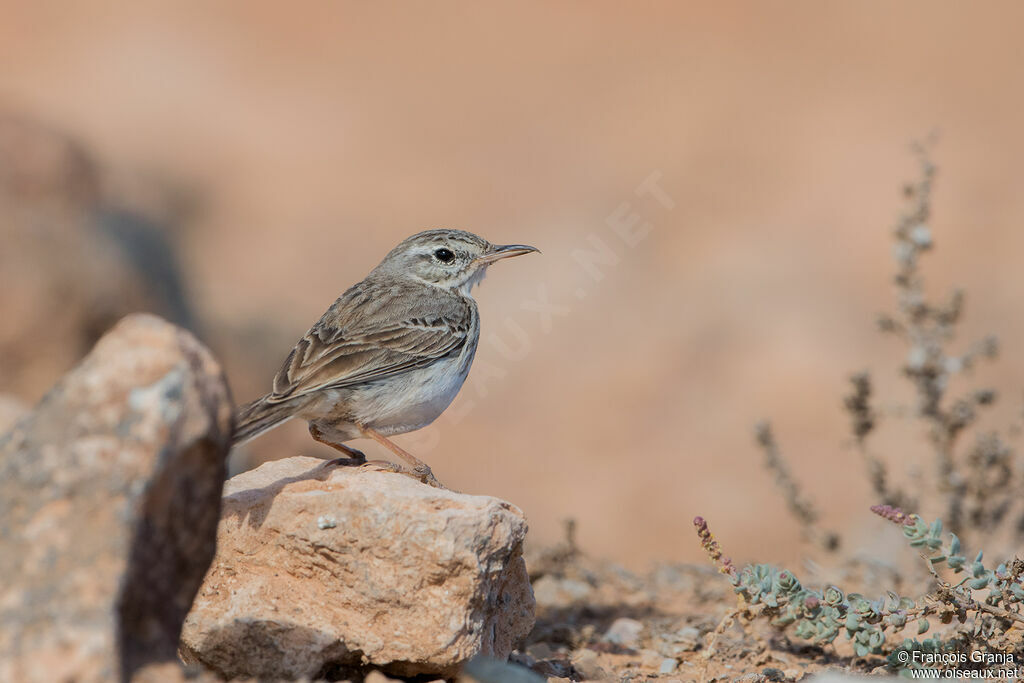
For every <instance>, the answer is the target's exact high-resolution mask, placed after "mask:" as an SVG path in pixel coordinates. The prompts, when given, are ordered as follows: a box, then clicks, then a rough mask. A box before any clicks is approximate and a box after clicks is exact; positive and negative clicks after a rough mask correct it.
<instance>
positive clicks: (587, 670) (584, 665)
mask: <svg viewBox="0 0 1024 683" xmlns="http://www.w3.org/2000/svg"><path fill="white" fill-rule="evenodd" d="M570 661H572V666H573V668H574V669H576V671H577V672H579V674H580V676H582V677H583V680H585V681H605V680H608V672H607V671H605V670H604V669H603V668H602V667H601V658H600V657H599V656H598V654H597V653H596V652H594V651H593V650H590V649H586V648H584V649H582V650H580V651H579V652H577V653H576V654H574V655H573V656H572V659H571V660H570Z"/></svg>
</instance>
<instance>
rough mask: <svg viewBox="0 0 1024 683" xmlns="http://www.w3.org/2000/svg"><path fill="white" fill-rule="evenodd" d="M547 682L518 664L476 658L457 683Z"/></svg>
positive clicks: (464, 670)
mask: <svg viewBox="0 0 1024 683" xmlns="http://www.w3.org/2000/svg"><path fill="white" fill-rule="evenodd" d="M546 680H547V679H545V678H544V677H543V676H540V675H538V674H536V673H534V672H533V671H530V670H529V669H527V668H524V667H522V666H519V665H518V664H512V663H511V662H503V661H500V660H497V659H492V658H490V657H475V658H473V659H472V660H470V661H469V663H467V664H466V666H465V668H464V669H463V670H462V673H461V674H460V675H459V677H458V679H457V681H456V683H545V681H546Z"/></svg>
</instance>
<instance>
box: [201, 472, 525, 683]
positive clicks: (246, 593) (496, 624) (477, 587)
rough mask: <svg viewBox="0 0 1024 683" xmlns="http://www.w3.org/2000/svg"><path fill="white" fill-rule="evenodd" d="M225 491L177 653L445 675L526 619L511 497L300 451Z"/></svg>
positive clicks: (498, 651)
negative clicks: (213, 553) (212, 552)
mask: <svg viewBox="0 0 1024 683" xmlns="http://www.w3.org/2000/svg"><path fill="white" fill-rule="evenodd" d="M224 493H225V498H224V515H223V519H222V521H221V524H220V529H219V532H218V537H217V544H218V547H217V557H216V559H215V560H214V563H213V566H212V567H211V569H210V572H209V574H207V577H206V581H205V582H204V583H203V587H202V590H201V591H200V593H199V596H198V597H197V598H196V602H195V605H194V607H193V609H192V612H191V613H190V614H189V617H188V620H187V621H186V624H185V629H184V632H183V633H182V644H183V653H184V655H185V659H186V661H196V662H200V663H202V664H203V665H205V666H207V667H210V668H211V669H213V670H214V671H216V672H218V673H220V674H221V675H223V676H226V677H234V676H262V677H284V678H298V677H303V676H313V677H315V676H328V675H330V676H338V675H343V674H344V675H349V674H353V673H355V671H354V670H355V669H364V670H365V669H366V668H370V667H373V668H379V669H382V670H384V671H385V672H387V673H390V674H393V675H404V676H409V675H415V674H431V675H442V676H449V675H452V674H453V673H454V672H455V671H456V670H457V669H458V667H459V666H460V665H461V664H463V663H464V662H466V661H467V660H469V659H470V658H472V657H473V656H474V655H477V654H478V653H479V654H483V655H489V656H492V657H497V658H501V659H504V658H506V657H507V656H508V654H509V653H510V652H511V650H512V649H513V647H514V646H515V645H516V644H517V642H518V641H519V640H520V639H521V638H523V637H525V636H526V634H527V633H528V632H529V631H530V629H531V628H532V626H533V608H534V601H533V593H532V591H531V589H530V584H529V579H528V578H527V574H526V566H525V563H524V562H523V558H522V544H523V540H524V537H525V535H526V521H525V520H524V519H523V515H522V513H521V512H520V511H519V510H518V509H517V508H515V507H513V506H512V505H510V504H508V503H505V502H503V501H501V500H497V499H495V498H490V497H485V496H469V495H463V494H459V493H454V492H452V491H446V490H439V489H435V488H431V487H429V486H425V485H423V484H420V483H419V482H417V481H414V480H413V479H410V478H408V477H405V476H402V475H399V474H394V473H391V472H381V471H375V470H372V469H369V468H365V467H364V468H352V467H338V466H332V465H328V464H326V463H324V461H322V460H317V459H315V458H304V457H295V458H287V459H285V460H278V461H275V462H270V463H267V464H265V465H263V466H261V467H260V468H258V469H256V470H252V471H250V472H246V473H243V474H240V475H238V476H236V477H233V478H232V479H231V480H229V481H228V483H227V484H226V486H225V492H224Z"/></svg>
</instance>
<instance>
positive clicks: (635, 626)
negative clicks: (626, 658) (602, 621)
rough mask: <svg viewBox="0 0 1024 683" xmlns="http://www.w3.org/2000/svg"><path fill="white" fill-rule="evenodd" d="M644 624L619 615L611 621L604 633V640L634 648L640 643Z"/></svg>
mask: <svg viewBox="0 0 1024 683" xmlns="http://www.w3.org/2000/svg"><path fill="white" fill-rule="evenodd" d="M643 631H644V625H643V624H642V623H641V622H639V621H637V620H636V619H630V618H628V617H619V618H618V619H616V620H615V621H613V622H612V625H611V626H609V627H608V630H607V631H606V632H605V634H604V639H605V641H607V642H609V643H613V644H615V645H621V646H622V647H628V648H630V649H631V650H635V649H636V648H637V647H638V646H639V645H640V634H641V633H643Z"/></svg>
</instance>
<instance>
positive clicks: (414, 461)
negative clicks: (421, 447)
mask: <svg viewBox="0 0 1024 683" xmlns="http://www.w3.org/2000/svg"><path fill="white" fill-rule="evenodd" d="M359 431H360V432H362V434H363V436H365V437H366V438H368V439H373V440H374V441H376V442H377V443H379V444H380V445H381V446H384V448H387V449H388V450H389V451H391V452H392V453H394V454H395V455H397V456H398V457H399V458H401V459H402V460H404V461H405V462H407V463H408V464H409V465H410V466H411V467H412V472H410V473H409V474H411V475H412V476H413V477H415V478H416V479H419V480H420V481H422V482H423V483H424V484H429V485H431V486H434V487H436V488H439V489H443V488H447V487H446V486H445V485H444V484H442V483H441V482H439V481H438V480H437V477H435V476H434V473H433V472H432V471H431V470H430V466H429V465H427V463H425V462H423V461H422V460H420V459H419V458H417V457H416V456H415V455H413V454H412V453H410V452H409V451H407V450H405V449H404V448H402V447H401V446H399V445H398V444H396V443H395V442H394V441H392V440H391V439H388V438H387V437H386V436H384V435H383V434H381V433H380V432H378V431H376V430H373V429H370V428H369V427H363V426H362V425H359Z"/></svg>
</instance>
